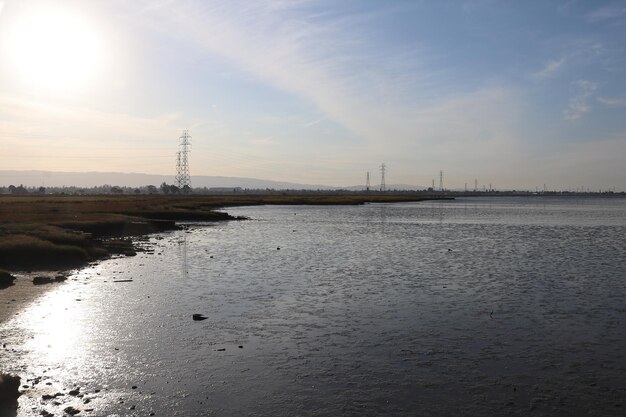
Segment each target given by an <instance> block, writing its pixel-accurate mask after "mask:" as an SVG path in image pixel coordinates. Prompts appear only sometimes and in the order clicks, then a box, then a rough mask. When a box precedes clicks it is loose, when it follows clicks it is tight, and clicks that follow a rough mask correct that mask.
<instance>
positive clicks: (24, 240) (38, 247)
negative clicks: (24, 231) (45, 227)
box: [0, 235, 89, 269]
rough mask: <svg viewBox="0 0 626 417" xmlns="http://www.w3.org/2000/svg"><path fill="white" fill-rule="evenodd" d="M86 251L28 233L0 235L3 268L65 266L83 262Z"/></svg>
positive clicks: (0, 263) (0, 254)
mask: <svg viewBox="0 0 626 417" xmlns="http://www.w3.org/2000/svg"><path fill="white" fill-rule="evenodd" d="M88 258H89V257H88V254H87V251H86V250H85V249H83V248H80V247H77V246H71V245H59V244H56V243H53V242H50V241H47V240H43V239H40V238H38V237H35V236H30V235H6V236H2V237H0V266H2V267H4V268H11V269H14V268H38V267H43V268H49V267H56V268H65V267H73V266H79V265H82V264H84V263H85V262H86V261H87V260H88Z"/></svg>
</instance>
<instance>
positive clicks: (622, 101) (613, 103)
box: [598, 97, 626, 107]
mask: <svg viewBox="0 0 626 417" xmlns="http://www.w3.org/2000/svg"><path fill="white" fill-rule="evenodd" d="M598 101H599V102H600V103H602V104H604V105H606V106H609V107H624V106H626V98H609V97H598Z"/></svg>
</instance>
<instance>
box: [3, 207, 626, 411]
mask: <svg viewBox="0 0 626 417" xmlns="http://www.w3.org/2000/svg"><path fill="white" fill-rule="evenodd" d="M228 212H229V213H231V214H234V215H243V216H248V217H250V218H252V219H253V220H250V221H241V222H228V223H219V224H213V225H198V224H189V225H187V229H186V230H184V231H178V232H173V233H166V234H162V235H153V236H151V237H150V238H149V239H147V240H146V241H144V242H142V244H143V245H144V246H146V247H147V248H148V249H149V251H151V252H153V253H140V254H139V255H138V256H136V257H132V258H116V259H111V260H108V261H105V262H102V263H100V264H97V265H93V266H90V267H89V268H86V269H83V270H81V271H78V272H76V273H75V274H74V275H73V276H72V277H71V279H70V280H69V281H68V282H67V283H65V284H55V287H54V289H52V290H51V291H49V292H48V293H46V294H45V295H44V296H43V297H42V298H41V299H39V300H38V301H37V302H36V303H33V304H32V305H31V306H29V307H28V308H27V309H26V310H25V311H24V312H22V313H21V314H20V315H19V316H17V317H15V318H14V319H12V320H11V321H9V322H7V323H4V324H1V325H0V339H2V341H3V342H4V343H8V348H7V349H5V350H0V352H1V356H0V369H3V370H5V371H6V370H9V371H12V372H16V373H18V374H20V375H21V376H22V377H23V380H25V379H32V378H36V377H38V378H40V379H39V382H38V383H37V384H36V385H35V386H34V388H28V389H25V394H24V395H23V396H22V398H21V400H20V405H21V408H20V412H19V415H24V416H35V415H39V413H40V411H41V410H42V409H45V410H47V411H50V412H53V413H54V414H55V415H61V414H62V412H61V410H63V409H64V408H65V407H67V406H69V405H72V406H74V407H76V408H78V409H80V410H82V414H81V415H102V416H104V415H149V414H150V413H155V415H157V416H159V415H160V416H177V415H178V416H206V415H215V416H241V415H250V416H267V415H278V416H295V415H302V416H307V415H316V416H335V415H407V416H408V415H411V416H414V415H424V416H426V415H440V416H448V415H449V416H453V415H454V416H457V415H468V416H475V415H520V416H526V415H546V416H548V415H549V416H556V415H562V416H576V415H580V416H583V415H585V416H586V415H598V416H612V415H615V416H618V415H624V413H626V400H625V398H626V378H625V377H624V375H626V353H625V352H626V301H625V300H626V199H557V198H554V199H549V198H497V199H487V198H478V199H459V200H456V201H446V202H443V201H442V202H423V203H407V204H371V205H365V206H333V207H315V206H261V207H243V208H231V209H228ZM279 248H280V249H279ZM128 279H132V282H115V281H121V280H128ZM194 313H202V314H204V315H205V316H206V317H207V320H204V321H193V320H192V319H191V316H192V314H194ZM27 384H29V385H31V386H32V383H31V382H27ZM46 384H49V385H46ZM75 386H78V387H80V390H81V393H83V394H84V397H82V398H79V397H74V396H70V395H61V396H59V397H58V398H57V399H55V400H42V398H41V396H42V395H44V394H54V393H57V392H59V393H61V394H67V392H68V391H69V390H70V389H71V388H73V387H75ZM133 387H136V388H133ZM96 390H99V392H96ZM86 400H87V402H86V403H85V401H86ZM53 401H56V402H57V403H58V404H54V403H53ZM89 410H91V411H89Z"/></svg>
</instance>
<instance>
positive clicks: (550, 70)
mask: <svg viewBox="0 0 626 417" xmlns="http://www.w3.org/2000/svg"><path fill="white" fill-rule="evenodd" d="M565 62H566V59H565V58H561V59H556V60H551V61H549V62H548V63H547V64H546V65H545V66H544V67H543V68H542V69H541V70H540V71H537V72H535V73H533V74H532V75H531V77H532V78H533V79H536V80H543V79H546V78H550V77H552V76H554V75H555V74H556V73H558V72H559V71H561V69H562V68H563V66H564V64H565Z"/></svg>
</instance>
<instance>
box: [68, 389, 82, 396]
mask: <svg viewBox="0 0 626 417" xmlns="http://www.w3.org/2000/svg"><path fill="white" fill-rule="evenodd" d="M79 393H80V388H76V389H73V390H71V391H70V392H68V394H70V395H78V394H79Z"/></svg>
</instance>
